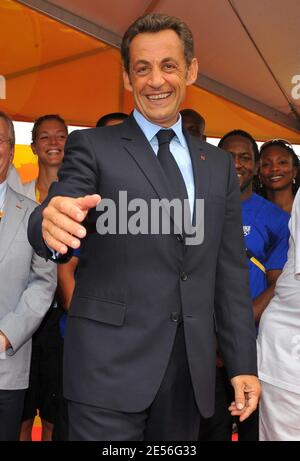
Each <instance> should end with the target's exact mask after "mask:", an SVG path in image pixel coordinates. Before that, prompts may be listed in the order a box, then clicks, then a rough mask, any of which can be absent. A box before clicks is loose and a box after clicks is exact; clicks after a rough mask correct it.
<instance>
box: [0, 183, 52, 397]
mask: <svg viewBox="0 0 300 461" xmlns="http://www.w3.org/2000/svg"><path fill="white" fill-rule="evenodd" d="M35 207H36V203H34V202H33V201H32V200H30V199H28V198H26V197H24V196H23V195H21V194H18V193H17V192H15V191H13V190H12V189H11V188H10V187H9V186H8V187H7V192H6V201H5V209H4V217H3V218H2V220H1V222H0V293H1V299H0V330H1V331H2V332H3V333H4V334H5V335H6V336H7V338H8V339H9V341H10V343H11V345H12V347H11V348H10V349H9V350H8V351H6V353H5V354H4V353H2V354H1V360H0V389H2V390H4V389H10V390H12V389H25V388H27V387H28V377H29V368H30V358H31V336H32V334H33V333H34V331H35V330H36V329H37V327H38V326H39V324H40V322H41V321H42V318H43V316H44V315H45V313H46V311H47V310H48V308H49V307H50V304H51V301H52V299H53V296H54V292H55V289H56V266H55V264H53V263H52V262H51V261H49V262H48V263H47V262H46V261H45V260H44V259H43V258H41V257H39V256H38V255H37V254H36V253H35V252H34V251H33V249H32V247H31V246H30V244H29V242H28V240H27V225H28V219H29V216H30V213H31V212H32V211H33V209H34V208H35Z"/></svg>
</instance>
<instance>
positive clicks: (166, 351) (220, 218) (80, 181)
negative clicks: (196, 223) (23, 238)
mask: <svg viewBox="0 0 300 461" xmlns="http://www.w3.org/2000/svg"><path fill="white" fill-rule="evenodd" d="M185 136H186V139H187V142H188V145H189V150H190V155H191V159H192V165H193V172H194V180H195V195H196V198H204V199H205V216H204V226H205V231H204V232H205V235H204V241H203V243H202V244H201V245H197V246H186V245H185V244H184V241H183V240H182V239H181V238H180V237H178V236H176V235H174V234H173V235H130V234H127V235H105V236H103V235H102V236H100V235H99V234H97V233H96V232H95V231H94V229H93V228H94V227H95V226H94V224H95V219H96V214H95V211H94V210H92V211H91V212H90V213H89V215H88V220H87V227H88V229H89V233H88V235H87V237H86V238H85V239H84V241H83V242H82V246H81V255H80V260H79V267H78V271H77V275H76V288H75V291H74V296H73V300H72V303H71V309H70V312H69V319H68V324H67V330H66V338H65V370H64V372H65V374H64V386H65V395H66V397H68V398H70V399H71V400H74V401H78V402H84V403H87V404H91V405H97V406H100V407H104V408H110V409H115V410H120V411H128V412H133V411H142V410H143V409H145V408H147V407H148V406H149V405H150V404H151V402H152V401H153V399H154V397H155V394H156V392H157V391H158V388H159V386H160V384H161V382H162V379H163V375H164V373H165V371H166V367H167V364H168V361H169V357H170V354H171V350H172V346H173V342H174V338H175V333H176V328H177V323H178V315H177V314H178V313H180V312H181V311H182V314H183V320H184V330H185V339H186V349H187V356H188V361H189V365H190V371H191V377H192V382H193V386H194V391H195V397H196V401H197V404H198V406H199V409H200V411H201V413H202V415H204V416H206V417H207V416H210V415H211V414H212V413H213V409H214V386H215V358H216V335H215V332H216V328H217V329H218V337H219V343H220V346H221V350H222V353H223V356H224V360H225V363H226V366H227V370H228V372H229V375H230V376H234V375H238V374H243V373H250V374H256V345H255V329H254V320H253V314H252V307H251V301H250V296H249V288H248V269H247V261H246V255H245V249H244V242H243V235H242V223H241V213H240V190H239V186H238V182H237V178H236V172H235V168H234V165H233V162H232V160H231V157H230V155H228V154H226V153H225V152H223V151H221V150H220V149H218V148H215V147H214V146H211V145H210V144H207V143H204V142H200V141H198V140H197V139H196V138H193V137H191V136H189V135H188V134H187V133H185ZM120 190H123V191H124V190H126V191H127V193H128V201H129V200H131V199H134V198H136V197H139V198H142V199H144V200H145V201H146V202H147V203H148V204H149V203H150V200H151V199H154V198H156V199H157V198H162V197H168V192H167V184H166V183H165V178H164V174H163V170H162V168H161V165H160V163H159V160H158V159H157V157H156V155H155V154H154V152H153V150H152V148H151V146H150V144H149V143H148V141H147V140H146V138H145V136H144V134H143V132H142V131H141V130H140V128H139V127H138V125H137V123H136V122H135V120H134V118H133V117H130V118H129V119H128V120H126V121H125V122H124V123H123V124H121V125H117V126H113V127H107V128H96V129H91V130H84V131H77V132H73V133H72V134H71V136H70V137H69V140H68V142H67V146H66V154H65V158H64V163H63V166H62V168H61V170H60V173H59V182H58V183H55V184H54V185H52V187H51V190H50V195H49V199H50V198H51V197H52V196H54V195H65V196H73V197H78V196H83V195H85V194H91V193H95V192H96V193H99V194H100V195H101V196H102V197H103V198H104V197H106V198H110V199H113V200H114V201H115V203H116V204H117V211H118V192H119V191H120ZM49 199H48V200H49ZM46 203H47V201H46V202H45V204H46ZM45 204H44V205H43V206H41V207H39V208H37V209H36V210H35V211H34V213H33V215H32V216H31V218H30V224H29V239H30V242H31V244H32V245H33V246H34V248H35V249H36V250H37V251H38V253H39V254H40V255H41V256H44V257H45V258H47V257H49V251H48V250H47V248H46V246H45V244H44V242H43V239H42V234H41V219H42V217H41V212H42V209H43V208H44V206H45Z"/></svg>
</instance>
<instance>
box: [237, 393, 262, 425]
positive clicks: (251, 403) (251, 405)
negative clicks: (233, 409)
mask: <svg viewBox="0 0 300 461" xmlns="http://www.w3.org/2000/svg"><path fill="white" fill-rule="evenodd" d="M257 405H258V397H257V396H255V395H254V396H251V397H250V398H249V399H248V400H247V405H246V407H245V411H244V412H243V413H242V414H241V416H240V421H244V420H245V419H246V418H248V417H249V416H250V415H251V413H253V412H254V411H255V410H256V408H257Z"/></svg>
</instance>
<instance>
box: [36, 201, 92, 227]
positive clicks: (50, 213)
mask: <svg viewBox="0 0 300 461" xmlns="http://www.w3.org/2000/svg"><path fill="white" fill-rule="evenodd" d="M87 212H88V209H86V210H83V209H82V208H81V207H80V204H79V202H78V199H77V201H76V199H74V198H70V197H54V198H53V199H51V200H50V202H49V205H48V206H47V207H46V208H45V209H44V211H43V216H44V217H46V218H48V219H49V220H51V221H53V222H54V219H55V216H56V214H63V215H65V216H68V217H69V218H71V219H73V220H74V221H76V222H82V221H83V220H84V218H85V217H86V214H87Z"/></svg>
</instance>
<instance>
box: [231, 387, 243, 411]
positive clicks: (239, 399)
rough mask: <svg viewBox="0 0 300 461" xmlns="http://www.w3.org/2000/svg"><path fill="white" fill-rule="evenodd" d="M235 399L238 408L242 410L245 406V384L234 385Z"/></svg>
mask: <svg viewBox="0 0 300 461" xmlns="http://www.w3.org/2000/svg"><path fill="white" fill-rule="evenodd" d="M234 401H235V405H236V408H237V409H238V410H242V409H243V408H244V407H245V394H244V388H243V386H241V385H235V386H234Z"/></svg>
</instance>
